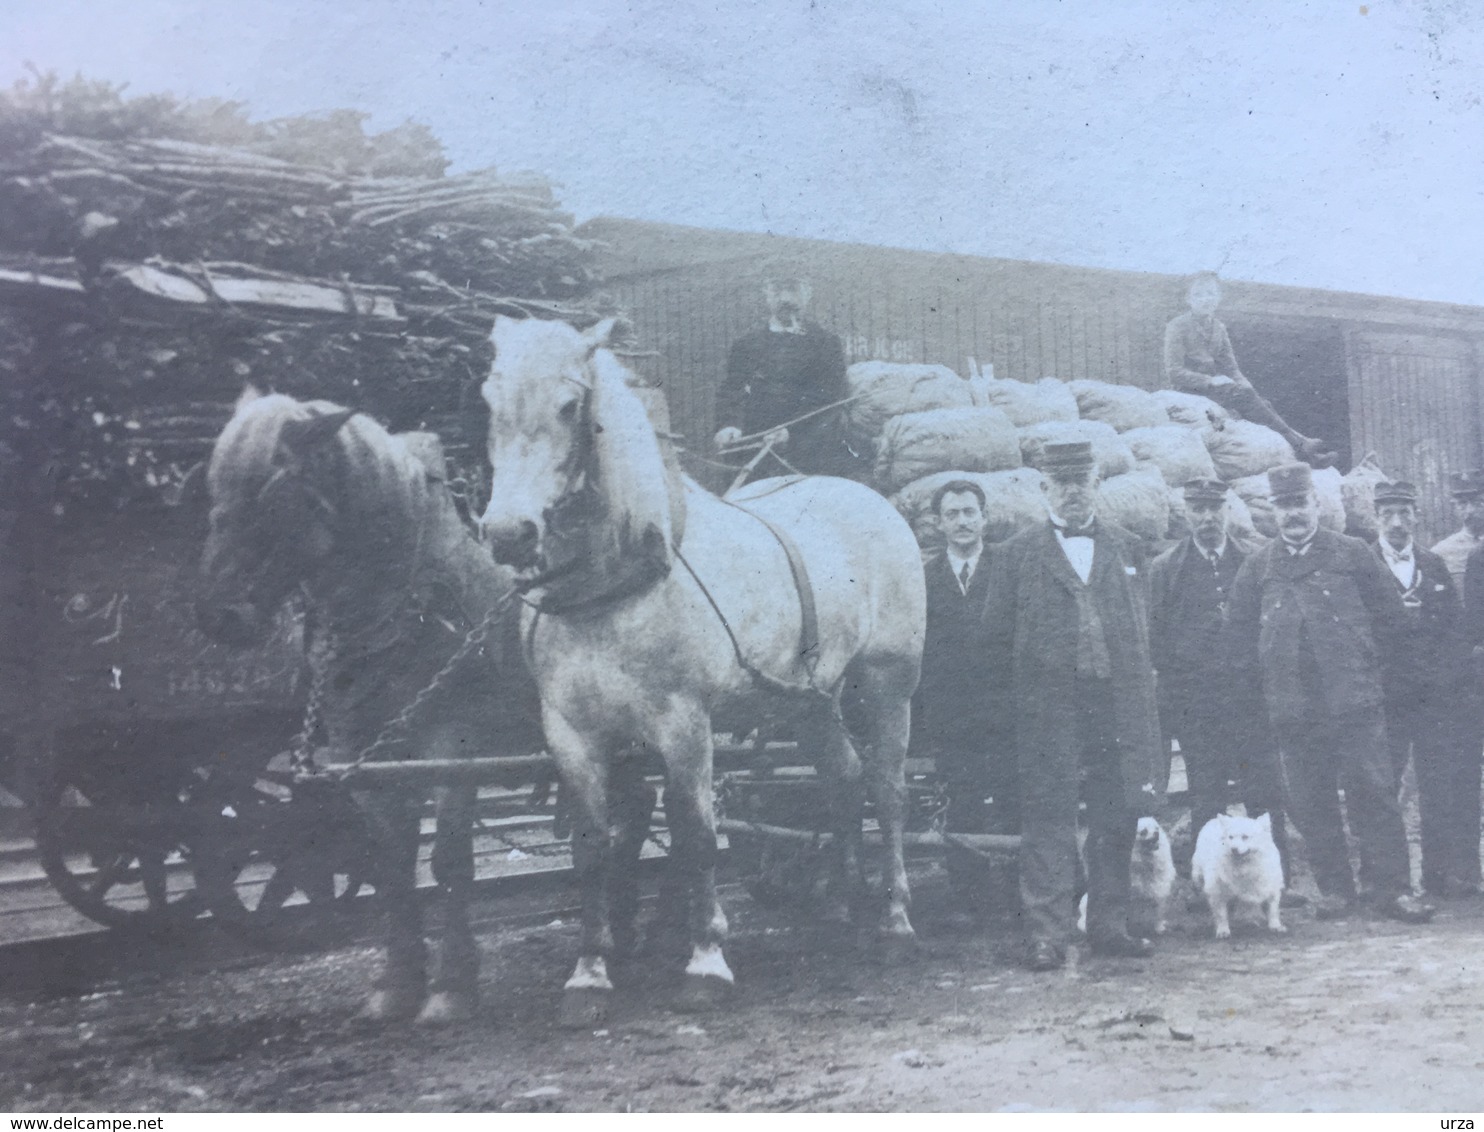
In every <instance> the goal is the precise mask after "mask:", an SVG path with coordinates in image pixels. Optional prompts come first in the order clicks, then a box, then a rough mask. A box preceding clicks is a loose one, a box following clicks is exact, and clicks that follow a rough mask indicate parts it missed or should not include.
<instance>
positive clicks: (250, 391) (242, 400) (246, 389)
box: [232, 381, 263, 413]
mask: <svg viewBox="0 0 1484 1132" xmlns="http://www.w3.org/2000/svg"><path fill="white" fill-rule="evenodd" d="M262 396H263V391H262V390H261V389H259V388H258V387H257V386H256V385H254V384H253V383H252V382H250V381H249V382H248V383H247V384H246V385H244V386H243V387H242V392H241V393H239V394H238V395H237V404H235V405H233V406H232V412H234V413H240V412H241V411H242V409H243V407H244V406H246V405H251V404H252V403H253V402H254V401H256V400H258V399H259V398H260V397H262Z"/></svg>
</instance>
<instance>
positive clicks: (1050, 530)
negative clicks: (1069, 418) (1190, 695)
mask: <svg viewBox="0 0 1484 1132" xmlns="http://www.w3.org/2000/svg"><path fill="white" fill-rule="evenodd" d="M1040 466H1041V471H1042V472H1043V474H1044V475H1045V477H1046V478H1045V483H1044V487H1045V491H1046V503H1047V511H1048V515H1047V521H1046V522H1044V523H1039V524H1037V525H1036V526H1034V527H1030V528H1028V529H1026V530H1024V531H1022V532H1021V533H1020V534H1018V535H1016V536H1015V537H1014V538H1011V539H1010V540H1009V541H1007V542H1005V543H1002V544H1000V545H999V546H996V547H995V549H994V552H993V554H992V559H991V563H990V579H989V591H988V594H987V595H986V601H985V605H984V614H983V629H984V633H985V637H986V645H987V647H988V649H989V656H990V664H991V665H992V666H993V672H994V675H995V679H996V681H997V682H1001V683H1007V684H1008V688H1007V689H1006V691H1007V692H1008V696H1007V700H1008V702H1009V703H1010V705H1011V709H1010V714H1011V717H1012V720H1013V725H1014V728H1015V743H1016V748H1017V754H1018V756H1019V765H1020V774H1019V784H1020V816H1021V850H1020V902H1021V909H1022V913H1021V914H1022V918H1023V921H1024V923H1025V926H1026V932H1027V935H1028V940H1027V945H1028V946H1027V953H1026V962H1027V965H1028V966H1030V967H1031V968H1032V969H1033V970H1037V971H1049V970H1053V969H1055V968H1057V967H1060V966H1061V965H1062V964H1063V963H1064V962H1065V960H1066V947H1067V944H1068V942H1069V941H1070V939H1071V938H1072V930H1073V924H1074V918H1075V899H1076V897H1075V890H1076V878H1077V802H1078V794H1079V790H1078V787H1079V780H1082V782H1081V786H1082V790H1081V796H1082V799H1083V800H1084V801H1085V802H1086V803H1087V825H1088V838H1087V881H1088V892H1087V936H1088V942H1089V943H1090V944H1091V945H1092V949H1093V951H1094V952H1095V953H1099V954H1105V955H1122V956H1129V957H1134V958H1142V957H1145V956H1148V955H1149V954H1151V953H1152V952H1153V945H1152V944H1151V943H1150V941H1149V940H1147V939H1143V938H1139V937H1134V936H1130V935H1129V933H1128V898H1129V854H1130V852H1131V851H1132V848H1133V842H1134V833H1135V830H1136V827H1137V825H1138V820H1139V818H1140V816H1141V815H1144V814H1148V813H1152V812H1153V809H1154V806H1155V804H1156V803H1157V801H1158V798H1157V795H1156V792H1155V786H1154V783H1155V776H1156V773H1157V765H1158V762H1159V753H1160V752H1159V719H1158V715H1157V710H1156V707H1155V690H1154V667H1153V665H1152V663H1151V662H1150V659H1149V621H1148V604H1147V603H1148V593H1147V588H1146V587H1147V581H1146V579H1145V576H1144V555H1143V549H1142V546H1141V544H1140V543H1139V541H1138V539H1136V538H1135V537H1134V536H1133V535H1132V534H1130V533H1129V532H1128V531H1125V530H1123V529H1122V528H1120V527H1117V526H1114V525H1113V524H1112V523H1108V522H1103V521H1100V520H1099V519H1098V517H1097V514H1096V507H1097V487H1098V474H1097V465H1096V462H1095V461H1094V459H1093V455H1092V446H1091V444H1089V443H1087V442H1086V441H1080V442H1073V443H1066V444H1048V445H1046V446H1045V447H1044V448H1043V449H1042V453H1041V458H1040Z"/></svg>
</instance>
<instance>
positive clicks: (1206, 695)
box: [1149, 479, 1288, 865]
mask: <svg viewBox="0 0 1484 1132" xmlns="http://www.w3.org/2000/svg"><path fill="white" fill-rule="evenodd" d="M1228 490H1229V489H1228V487H1227V485H1226V484H1225V483H1223V482H1222V481H1221V480H1214V479H1193V480H1190V481H1189V482H1188V483H1186V484H1185V486H1184V488H1183V494H1184V497H1185V515H1186V521H1187V523H1188V524H1189V527H1190V533H1189V534H1187V535H1186V536H1185V538H1183V539H1181V540H1180V542H1178V543H1176V544H1175V545H1174V546H1173V547H1171V548H1170V549H1169V550H1166V551H1165V552H1164V553H1163V554H1161V555H1160V556H1159V557H1158V558H1156V559H1155V560H1154V561H1153V562H1152V563H1150V566H1149V590H1150V602H1149V646H1150V651H1151V653H1152V655H1153V658H1154V667H1155V669H1156V671H1157V672H1158V674H1159V718H1160V722H1161V723H1162V724H1163V725H1164V729H1165V733H1166V734H1167V735H1169V736H1171V737H1172V738H1174V739H1176V740H1177V741H1178V742H1179V744H1180V755H1181V758H1182V759H1183V760H1184V762H1185V771H1186V777H1187V781H1188V782H1189V786H1190V796H1191V807H1190V816H1191V830H1192V832H1193V833H1199V832H1200V829H1201V827H1202V826H1204V825H1205V824H1206V822H1208V821H1210V820H1211V819H1212V818H1214V817H1216V815H1218V814H1222V813H1225V812H1226V808H1227V806H1229V805H1230V804H1231V803H1233V802H1238V801H1240V802H1242V803H1243V804H1244V805H1245V806H1246V809H1247V813H1248V814H1249V815H1250V816H1252V817H1257V816H1258V815H1260V814H1263V813H1269V814H1271V815H1272V817H1273V837H1274V840H1275V841H1276V842H1277V843H1278V848H1279V851H1280V853H1281V854H1282V856H1283V859H1284V863H1285V865H1286V864H1287V860H1288V846H1287V844H1286V841H1287V839H1286V838H1285V837H1284V826H1283V814H1282V773H1281V770H1280V769H1279V766H1278V756H1277V748H1276V745H1275V744H1274V742H1273V739H1272V733H1271V731H1270V730H1269V729H1268V728H1267V726H1266V725H1265V724H1266V720H1265V719H1264V718H1262V717H1263V715H1264V713H1263V712H1262V689H1261V687H1260V685H1259V683H1258V681H1257V680H1256V679H1255V674H1254V673H1252V672H1251V671H1250V670H1247V669H1243V668H1239V667H1238V666H1236V665H1233V664H1232V662H1231V655H1230V653H1229V652H1228V650H1227V649H1226V647H1225V640H1224V637H1225V634H1226V620H1227V612H1228V605H1229V602H1230V600H1231V592H1232V584H1233V583H1234V582H1235V581H1236V577H1237V571H1238V569H1239V568H1240V567H1241V565H1242V563H1243V562H1244V561H1245V560H1246V555H1244V554H1243V553H1242V551H1241V550H1240V549H1238V547H1237V545H1236V543H1235V542H1234V541H1233V540H1232V539H1230V538H1228V537H1227V525H1228V523H1229V520H1230V508H1229V507H1228V504H1227V492H1228Z"/></svg>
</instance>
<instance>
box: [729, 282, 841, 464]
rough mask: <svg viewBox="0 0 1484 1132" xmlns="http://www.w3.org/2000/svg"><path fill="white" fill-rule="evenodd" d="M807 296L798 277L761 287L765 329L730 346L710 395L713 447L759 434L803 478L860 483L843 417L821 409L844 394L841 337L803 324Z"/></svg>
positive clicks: (812, 324)
mask: <svg viewBox="0 0 1484 1132" xmlns="http://www.w3.org/2000/svg"><path fill="white" fill-rule="evenodd" d="M813 293H814V291H813V287H812V286H811V285H810V283H809V280H808V279H806V278H804V276H803V274H802V273H801V272H800V271H798V270H797V269H795V268H791V267H789V266H787V265H774V266H773V268H771V269H770V270H769V272H768V274H767V277H766V278H765V279H764V282H763V298H764V300H765V301H766V302H767V305H768V321H767V324H766V325H764V326H761V327H759V328H758V329H756V330H754V331H752V332H751V333H748V334H744V335H743V336H742V337H741V338H739V339H737V341H736V342H734V343H733V344H732V348H731V351H730V352H729V353H728V355H727V372H726V378H725V379H724V380H723V381H722V383H721V388H720V389H719V390H718V391H717V395H716V424H717V431H716V435H715V437H714V438H713V441H714V443H715V445H716V447H717V448H727V447H728V446H730V445H733V444H736V443H737V442H738V441H740V440H742V439H743V438H744V437H747V436H757V435H759V434H764V433H765V434H766V436H765V437H764V439H765V440H766V441H767V442H768V443H771V444H772V446H773V451H775V452H776V453H778V455H779V456H780V457H782V459H783V460H784V461H786V463H787V465H788V466H790V467H792V468H795V469H797V470H798V471H800V472H803V473H805V474H806V475H834V476H845V477H847V478H860V477H861V475H862V473H863V472H864V471H865V470H866V466H865V464H864V462H863V461H862V460H861V458H860V457H859V456H858V455H857V454H856V453H855V452H854V451H852V450H851V449H850V447H849V446H848V445H847V444H846V440H845V432H844V429H843V428H842V427H841V411H840V410H839V409H832V410H831V409H825V406H827V405H832V404H834V403H835V402H836V401H841V400H843V399H844V398H845V397H846V396H847V395H848V394H849V389H848V387H847V385H846V381H845V352H844V350H843V349H842V348H841V345H840V339H839V337H838V336H836V335H834V334H831V333H830V332H829V331H828V330H826V329H824V327H822V326H820V325H819V323H817V322H814V321H813V320H811V319H808V318H805V317H804V316H805V312H806V311H807V310H808V307H809V300H810V298H811V297H812V296H813ZM817 410H825V411H823V412H816V411H817ZM810 413H814V414H815V415H814V416H810V417H809V418H808V419H807V420H802V421H801V420H799V419H798V418H800V417H804V416H806V415H807V414H810ZM790 421H795V422H797V423H795V424H789V423H788V422H790ZM777 470H779V469H774V471H777ZM764 471H765V472H768V470H767V469H764ZM770 474H771V473H770Z"/></svg>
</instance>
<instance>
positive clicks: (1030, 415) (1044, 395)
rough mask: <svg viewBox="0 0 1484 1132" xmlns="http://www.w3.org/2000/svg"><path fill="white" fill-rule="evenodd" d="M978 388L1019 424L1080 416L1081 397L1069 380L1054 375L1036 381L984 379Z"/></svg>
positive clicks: (1023, 425)
mask: <svg viewBox="0 0 1484 1132" xmlns="http://www.w3.org/2000/svg"><path fill="white" fill-rule="evenodd" d="M975 388H976V391H977V393H978V395H979V397H980V398H981V399H982V400H983V403H984V404H985V405H988V406H990V407H992V408H996V409H999V410H1000V411H1001V412H1002V413H1004V414H1005V416H1007V417H1009V418H1010V420H1011V422H1012V423H1013V424H1014V425H1015V427H1016V428H1025V427H1027V426H1029V425H1034V424H1041V423H1043V422H1045V421H1075V420H1076V419H1077V398H1076V397H1074V396H1072V390H1071V388H1070V387H1069V386H1068V385H1067V383H1066V382H1064V381H1058V380H1057V379H1056V378H1054V377H1043V378H1042V379H1041V380H1040V381H1037V382H1035V383H1031V382H1029V381H993V380H991V381H982V382H979V383H976V386H975Z"/></svg>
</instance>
